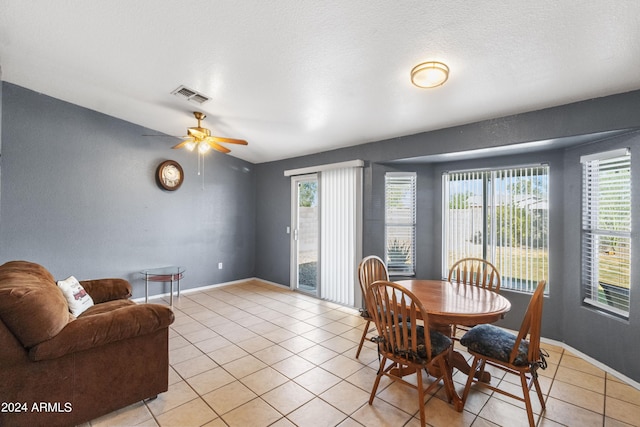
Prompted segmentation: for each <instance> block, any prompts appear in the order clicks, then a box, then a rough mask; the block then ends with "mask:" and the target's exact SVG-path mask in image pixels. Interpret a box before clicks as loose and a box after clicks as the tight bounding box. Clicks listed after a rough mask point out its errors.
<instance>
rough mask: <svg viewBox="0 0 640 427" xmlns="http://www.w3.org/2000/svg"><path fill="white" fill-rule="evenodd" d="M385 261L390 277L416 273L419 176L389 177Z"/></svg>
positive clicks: (396, 174)
mask: <svg viewBox="0 0 640 427" xmlns="http://www.w3.org/2000/svg"><path fill="white" fill-rule="evenodd" d="M384 179H385V185H384V188H385V200H384V206H385V242H386V245H385V259H386V263H387V269H388V270H389V275H414V274H415V241H416V173H415V172H387V173H386V174H385V178H384Z"/></svg>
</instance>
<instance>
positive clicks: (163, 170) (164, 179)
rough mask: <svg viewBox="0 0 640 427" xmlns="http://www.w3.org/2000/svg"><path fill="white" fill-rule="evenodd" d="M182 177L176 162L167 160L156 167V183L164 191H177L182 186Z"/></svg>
mask: <svg viewBox="0 0 640 427" xmlns="http://www.w3.org/2000/svg"><path fill="white" fill-rule="evenodd" d="M183 176H184V174H183V172H182V167H181V166H180V165H179V164H178V162H175V161H173V160H167V161H165V162H162V163H161V164H160V166H158V174H157V178H158V183H159V184H160V186H161V187H162V188H164V189H165V190H169V191H173V190H177V189H178V187H180V185H182V180H183Z"/></svg>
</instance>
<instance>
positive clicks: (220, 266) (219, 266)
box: [218, 262, 222, 270]
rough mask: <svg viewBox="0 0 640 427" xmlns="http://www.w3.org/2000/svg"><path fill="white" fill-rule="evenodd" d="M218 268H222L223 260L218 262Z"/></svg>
mask: <svg viewBox="0 0 640 427" xmlns="http://www.w3.org/2000/svg"><path fill="white" fill-rule="evenodd" d="M218 270H222V263H221V262H219V263H218Z"/></svg>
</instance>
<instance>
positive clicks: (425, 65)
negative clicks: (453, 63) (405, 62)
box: [411, 61, 449, 89]
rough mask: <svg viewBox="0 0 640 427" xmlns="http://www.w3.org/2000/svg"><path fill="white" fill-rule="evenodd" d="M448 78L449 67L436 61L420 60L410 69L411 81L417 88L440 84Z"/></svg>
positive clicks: (428, 87)
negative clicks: (420, 61)
mask: <svg viewBox="0 0 640 427" xmlns="http://www.w3.org/2000/svg"><path fill="white" fill-rule="evenodd" d="M448 78H449V67H448V66H447V65H446V64H444V63H442V62H438V61H428V62H422V63H420V64H418V65H416V66H415V67H413V69H412V70H411V83H413V84H414V85H415V86H417V87H419V88H424V89H430V88H434V87H438V86H442V85H443V84H444V83H445V82H446V81H447V79H448Z"/></svg>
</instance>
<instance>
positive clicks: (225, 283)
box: [131, 277, 290, 302]
mask: <svg viewBox="0 0 640 427" xmlns="http://www.w3.org/2000/svg"><path fill="white" fill-rule="evenodd" d="M249 280H257V281H259V282H262V283H266V284H268V285H273V286H277V287H278V288H282V289H290V288H289V287H288V286H285V285H282V284H280V283H276V282H270V281H268V280H264V279H259V278H257V277H247V278H246V279H240V280H232V281H231V282H223V283H216V284H213V285H203V286H198V287H196V288H189V289H180V294H190V293H193V292H202V291H205V290H207V289H213V288H221V287H223V286H231V285H237V284H238V283H244V282H247V281H249ZM174 292H175V291H174ZM168 296H170V294H169V292H165V293H163V294H154V295H150V296H149V301H151V300H153V299H158V298H163V297H168ZM173 297H174V298H175V297H176V294H175V293H174V294H173ZM131 301H134V302H144V297H139V298H133V299H131Z"/></svg>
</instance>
